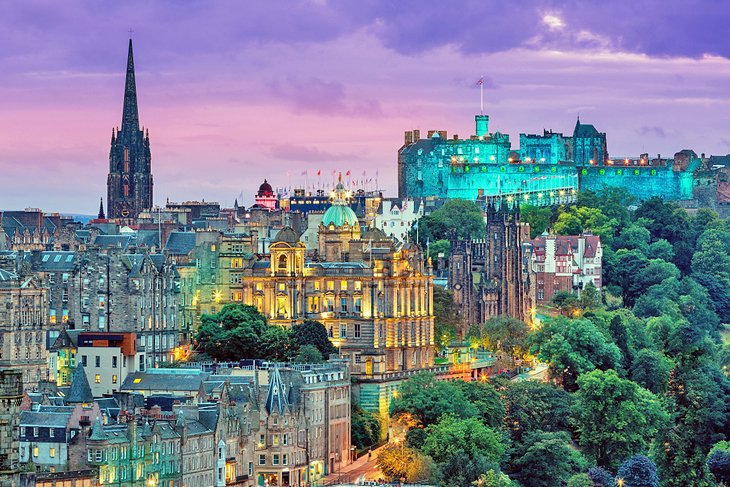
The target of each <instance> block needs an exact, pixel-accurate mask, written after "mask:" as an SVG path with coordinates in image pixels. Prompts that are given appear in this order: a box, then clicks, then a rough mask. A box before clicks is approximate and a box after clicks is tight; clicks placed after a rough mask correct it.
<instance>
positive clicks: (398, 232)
mask: <svg viewBox="0 0 730 487" xmlns="http://www.w3.org/2000/svg"><path fill="white" fill-rule="evenodd" d="M423 210H424V205H423V201H421V202H419V201H415V200H412V199H404V200H392V199H383V200H382V203H381V206H380V209H379V211H378V214H377V215H376V216H375V227H376V228H378V229H380V230H382V232H383V233H384V234H386V235H387V236H388V237H391V238H395V239H397V240H398V241H399V242H406V241H407V240H408V232H410V231H411V227H413V224H414V223H415V222H416V220H418V219H419V218H421V217H422V216H423Z"/></svg>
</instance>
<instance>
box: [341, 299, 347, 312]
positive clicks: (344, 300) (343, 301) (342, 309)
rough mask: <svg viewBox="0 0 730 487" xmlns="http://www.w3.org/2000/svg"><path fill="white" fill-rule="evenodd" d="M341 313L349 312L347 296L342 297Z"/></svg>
mask: <svg viewBox="0 0 730 487" xmlns="http://www.w3.org/2000/svg"><path fill="white" fill-rule="evenodd" d="M340 313H343V314H346V313H347V298H340Z"/></svg>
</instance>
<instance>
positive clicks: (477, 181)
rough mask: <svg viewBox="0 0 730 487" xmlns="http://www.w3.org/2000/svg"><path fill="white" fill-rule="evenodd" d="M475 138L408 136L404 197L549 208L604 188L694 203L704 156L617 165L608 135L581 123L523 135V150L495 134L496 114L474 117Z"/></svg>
mask: <svg viewBox="0 0 730 487" xmlns="http://www.w3.org/2000/svg"><path fill="white" fill-rule="evenodd" d="M475 122H476V134H475V135H472V136H470V137H468V138H459V137H458V136H456V135H454V136H452V137H451V138H450V139H449V138H448V134H447V133H446V131H439V130H431V131H429V132H428V133H427V135H426V137H425V138H421V134H420V131H419V130H412V131H407V132H406V133H405V140H404V145H403V146H402V147H401V148H400V150H399V151H398V195H399V197H401V198H406V197H408V198H425V197H429V196H435V197H438V198H461V199H469V200H474V199H476V198H478V197H480V196H487V197H489V196H497V195H512V196H513V197H515V198H521V197H524V200H525V201H528V200H529V201H530V202H531V203H537V204H540V203H541V202H542V203H545V204H548V202H549V201H550V198H549V196H556V195H558V194H563V193H569V192H571V191H575V190H578V189H583V190H599V189H601V188H602V187H605V186H618V187H623V188H626V189H627V190H628V191H629V192H630V193H632V194H633V195H635V196H636V197H638V198H640V199H647V198H651V197H654V196H659V197H662V198H665V199H669V200H686V199H691V198H692V188H693V172H694V171H695V170H696V169H697V167H698V165H699V163H700V159H699V158H698V157H697V155H696V154H695V153H694V152H692V151H688V150H684V151H681V152H679V153H677V154H675V159H662V158H661V157H657V158H655V159H650V158H649V157H648V155H647V154H642V155H641V156H640V157H638V158H634V157H632V158H622V159H617V160H612V159H610V158H609V155H608V147H607V143H606V134H605V133H601V132H598V130H596V128H595V127H594V126H593V125H590V124H583V123H581V122H580V120H578V121H577V122H576V125H575V128H574V130H573V135H572V136H565V135H563V134H562V133H557V132H552V131H547V130H546V131H544V132H543V134H542V135H538V134H520V147H519V150H513V149H512V146H511V143H510V139H509V135H506V134H502V133H500V132H494V133H489V131H488V124H489V117H488V116H487V115H477V116H476V117H475Z"/></svg>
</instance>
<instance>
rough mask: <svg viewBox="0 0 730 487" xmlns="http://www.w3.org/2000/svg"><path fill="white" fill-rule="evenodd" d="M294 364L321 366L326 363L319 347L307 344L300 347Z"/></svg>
mask: <svg viewBox="0 0 730 487" xmlns="http://www.w3.org/2000/svg"><path fill="white" fill-rule="evenodd" d="M292 362H294V363H297V364H321V363H322V362H324V358H323V357H322V352H320V351H319V349H318V348H317V347H315V346H314V345H309V344H307V345H302V346H301V347H299V350H298V351H297V353H296V355H294V358H293V359H292Z"/></svg>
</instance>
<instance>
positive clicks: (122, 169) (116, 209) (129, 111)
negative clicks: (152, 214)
mask: <svg viewBox="0 0 730 487" xmlns="http://www.w3.org/2000/svg"><path fill="white" fill-rule="evenodd" d="M151 162H152V160H151V156H150V137H149V131H147V133H144V131H143V130H140V128H139V113H138V110H137V86H136V83H135V81H134V57H133V54H132V39H129V54H128V57H127V78H126V82H125V84H124V108H123V111H122V128H121V130H120V129H119V128H117V129H116V131H115V130H114V129H112V142H111V150H110V151H109V176H108V177H107V183H106V185H107V216H108V217H109V218H125V219H134V218H137V216H138V215H139V213H140V212H141V211H143V210H145V209H149V208H152V168H151Z"/></svg>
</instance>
